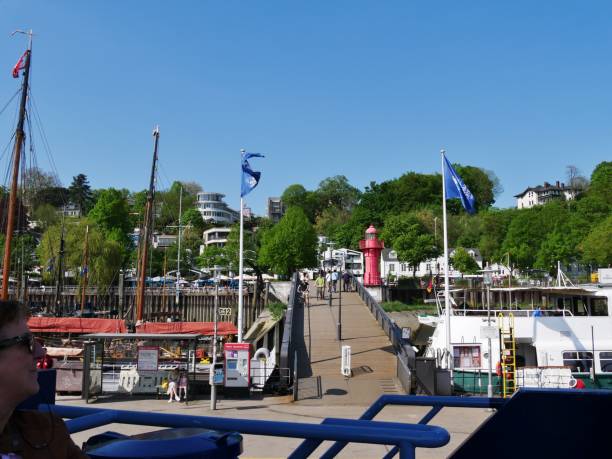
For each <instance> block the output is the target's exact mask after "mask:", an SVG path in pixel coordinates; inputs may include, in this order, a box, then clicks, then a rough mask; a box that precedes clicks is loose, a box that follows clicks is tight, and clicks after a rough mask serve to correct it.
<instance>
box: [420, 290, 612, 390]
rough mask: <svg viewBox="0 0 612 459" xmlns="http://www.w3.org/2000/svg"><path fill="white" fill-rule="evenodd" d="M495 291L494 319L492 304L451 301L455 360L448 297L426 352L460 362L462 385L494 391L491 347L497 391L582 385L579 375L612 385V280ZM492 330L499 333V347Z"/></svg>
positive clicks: (457, 380) (456, 375)
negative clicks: (474, 306)
mask: <svg viewBox="0 0 612 459" xmlns="http://www.w3.org/2000/svg"><path fill="white" fill-rule="evenodd" d="M490 291H491V295H492V297H493V298H494V299H495V301H492V302H491V304H492V306H491V314H490V317H491V324H490V326H489V325H488V319H487V309H472V308H469V307H458V306H457V305H456V304H453V303H455V302H454V301H451V319H450V324H451V326H450V328H451V352H452V363H451V362H450V360H451V359H449V358H448V355H449V354H448V352H449V351H448V350H447V344H446V327H447V324H446V317H445V314H444V310H443V309H442V307H443V304H444V299H443V298H442V301H441V304H442V307H440V308H439V314H438V317H437V318H436V319H437V320H436V322H437V325H436V329H435V331H434V333H433V335H432V337H431V338H430V340H429V344H428V346H427V348H426V351H425V354H424V355H425V356H426V357H435V358H436V359H437V360H438V364H439V366H440V367H442V368H447V367H448V366H449V363H450V364H451V365H452V370H453V372H452V373H453V382H454V388H455V390H456V391H459V392H461V391H464V392H476V393H486V390H487V384H488V376H487V373H488V369H489V353H490V355H491V364H492V368H493V385H494V386H496V387H497V391H501V392H504V389H506V392H507V393H512V392H514V390H515V389H516V388H518V387H521V386H536V387H537V386H540V387H572V386H575V385H576V384H578V385H579V386H581V385H582V384H581V383H578V382H577V381H578V380H581V381H582V382H583V383H584V384H585V385H586V387H597V388H612V310H611V309H612V308H611V306H612V286H597V285H594V284H589V285H580V286H569V287H568V286H562V287H514V288H492V289H491V290H490ZM484 295H486V294H485V293H484V292H483V296H484ZM485 304H486V302H485ZM493 304H495V307H493ZM500 304H501V305H502V307H500V306H499V305H500ZM487 335H488V336H492V339H491V349H489V348H488V339H487ZM593 363H594V364H593Z"/></svg>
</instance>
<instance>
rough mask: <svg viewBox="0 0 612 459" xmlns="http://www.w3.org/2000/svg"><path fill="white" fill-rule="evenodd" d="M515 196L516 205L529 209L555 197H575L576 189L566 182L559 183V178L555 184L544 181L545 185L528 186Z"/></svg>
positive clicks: (568, 198) (565, 198)
mask: <svg viewBox="0 0 612 459" xmlns="http://www.w3.org/2000/svg"><path fill="white" fill-rule="evenodd" d="M514 197H515V198H516V207H517V208H518V209H529V208H530V207H533V206H539V205H542V204H546V203H547V202H550V201H552V200H554V199H564V200H566V201H569V200H571V199H574V198H575V197H576V190H574V189H572V188H571V187H569V186H565V183H559V181H558V180H557V183H556V184H555V185H551V184H550V183H548V182H544V185H538V186H536V187H528V188H527V189H526V190H525V191H523V192H522V193H519V194H517V195H515V196H514Z"/></svg>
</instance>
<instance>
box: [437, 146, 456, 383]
mask: <svg viewBox="0 0 612 459" xmlns="http://www.w3.org/2000/svg"><path fill="white" fill-rule="evenodd" d="M445 153H446V151H445V150H440V156H441V157H442V220H443V221H444V225H443V226H444V308H445V312H446V319H445V320H446V350H447V352H448V363H447V365H448V366H447V368H448V369H449V370H450V371H451V384H452V376H453V374H452V371H453V354H452V349H451V328H450V320H451V313H450V296H449V295H450V293H449V285H448V284H449V282H448V229H447V224H446V183H445V182H446V174H445V170H446V168H445V167H444V166H445V164H444V154H445Z"/></svg>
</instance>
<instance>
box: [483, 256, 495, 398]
mask: <svg viewBox="0 0 612 459" xmlns="http://www.w3.org/2000/svg"><path fill="white" fill-rule="evenodd" d="M491 273H492V270H490V269H489V267H488V266H487V267H486V268H485V269H484V270H483V274H484V275H483V282H484V284H485V285H486V286H487V327H488V329H489V330H488V334H487V343H488V346H489V368H488V371H487V376H488V377H487V379H488V381H487V397H489V398H491V397H493V382H492V379H493V360H492V359H493V349H492V348H491V332H490V330H491V281H492V274H491Z"/></svg>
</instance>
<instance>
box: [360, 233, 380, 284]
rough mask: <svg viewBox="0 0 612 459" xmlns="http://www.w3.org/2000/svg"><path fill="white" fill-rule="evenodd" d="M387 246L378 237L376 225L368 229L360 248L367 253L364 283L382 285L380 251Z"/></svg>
mask: <svg viewBox="0 0 612 459" xmlns="http://www.w3.org/2000/svg"><path fill="white" fill-rule="evenodd" d="M384 248H385V243H384V242H383V241H381V240H380V239H378V231H376V228H374V225H370V227H369V228H368V229H367V230H366V233H365V240H361V241H359V249H360V250H361V251H362V252H363V254H364V255H365V273H364V275H363V285H366V286H379V285H382V279H381V278H380V270H379V269H378V266H379V263H380V253H381V252H382V249H384Z"/></svg>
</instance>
